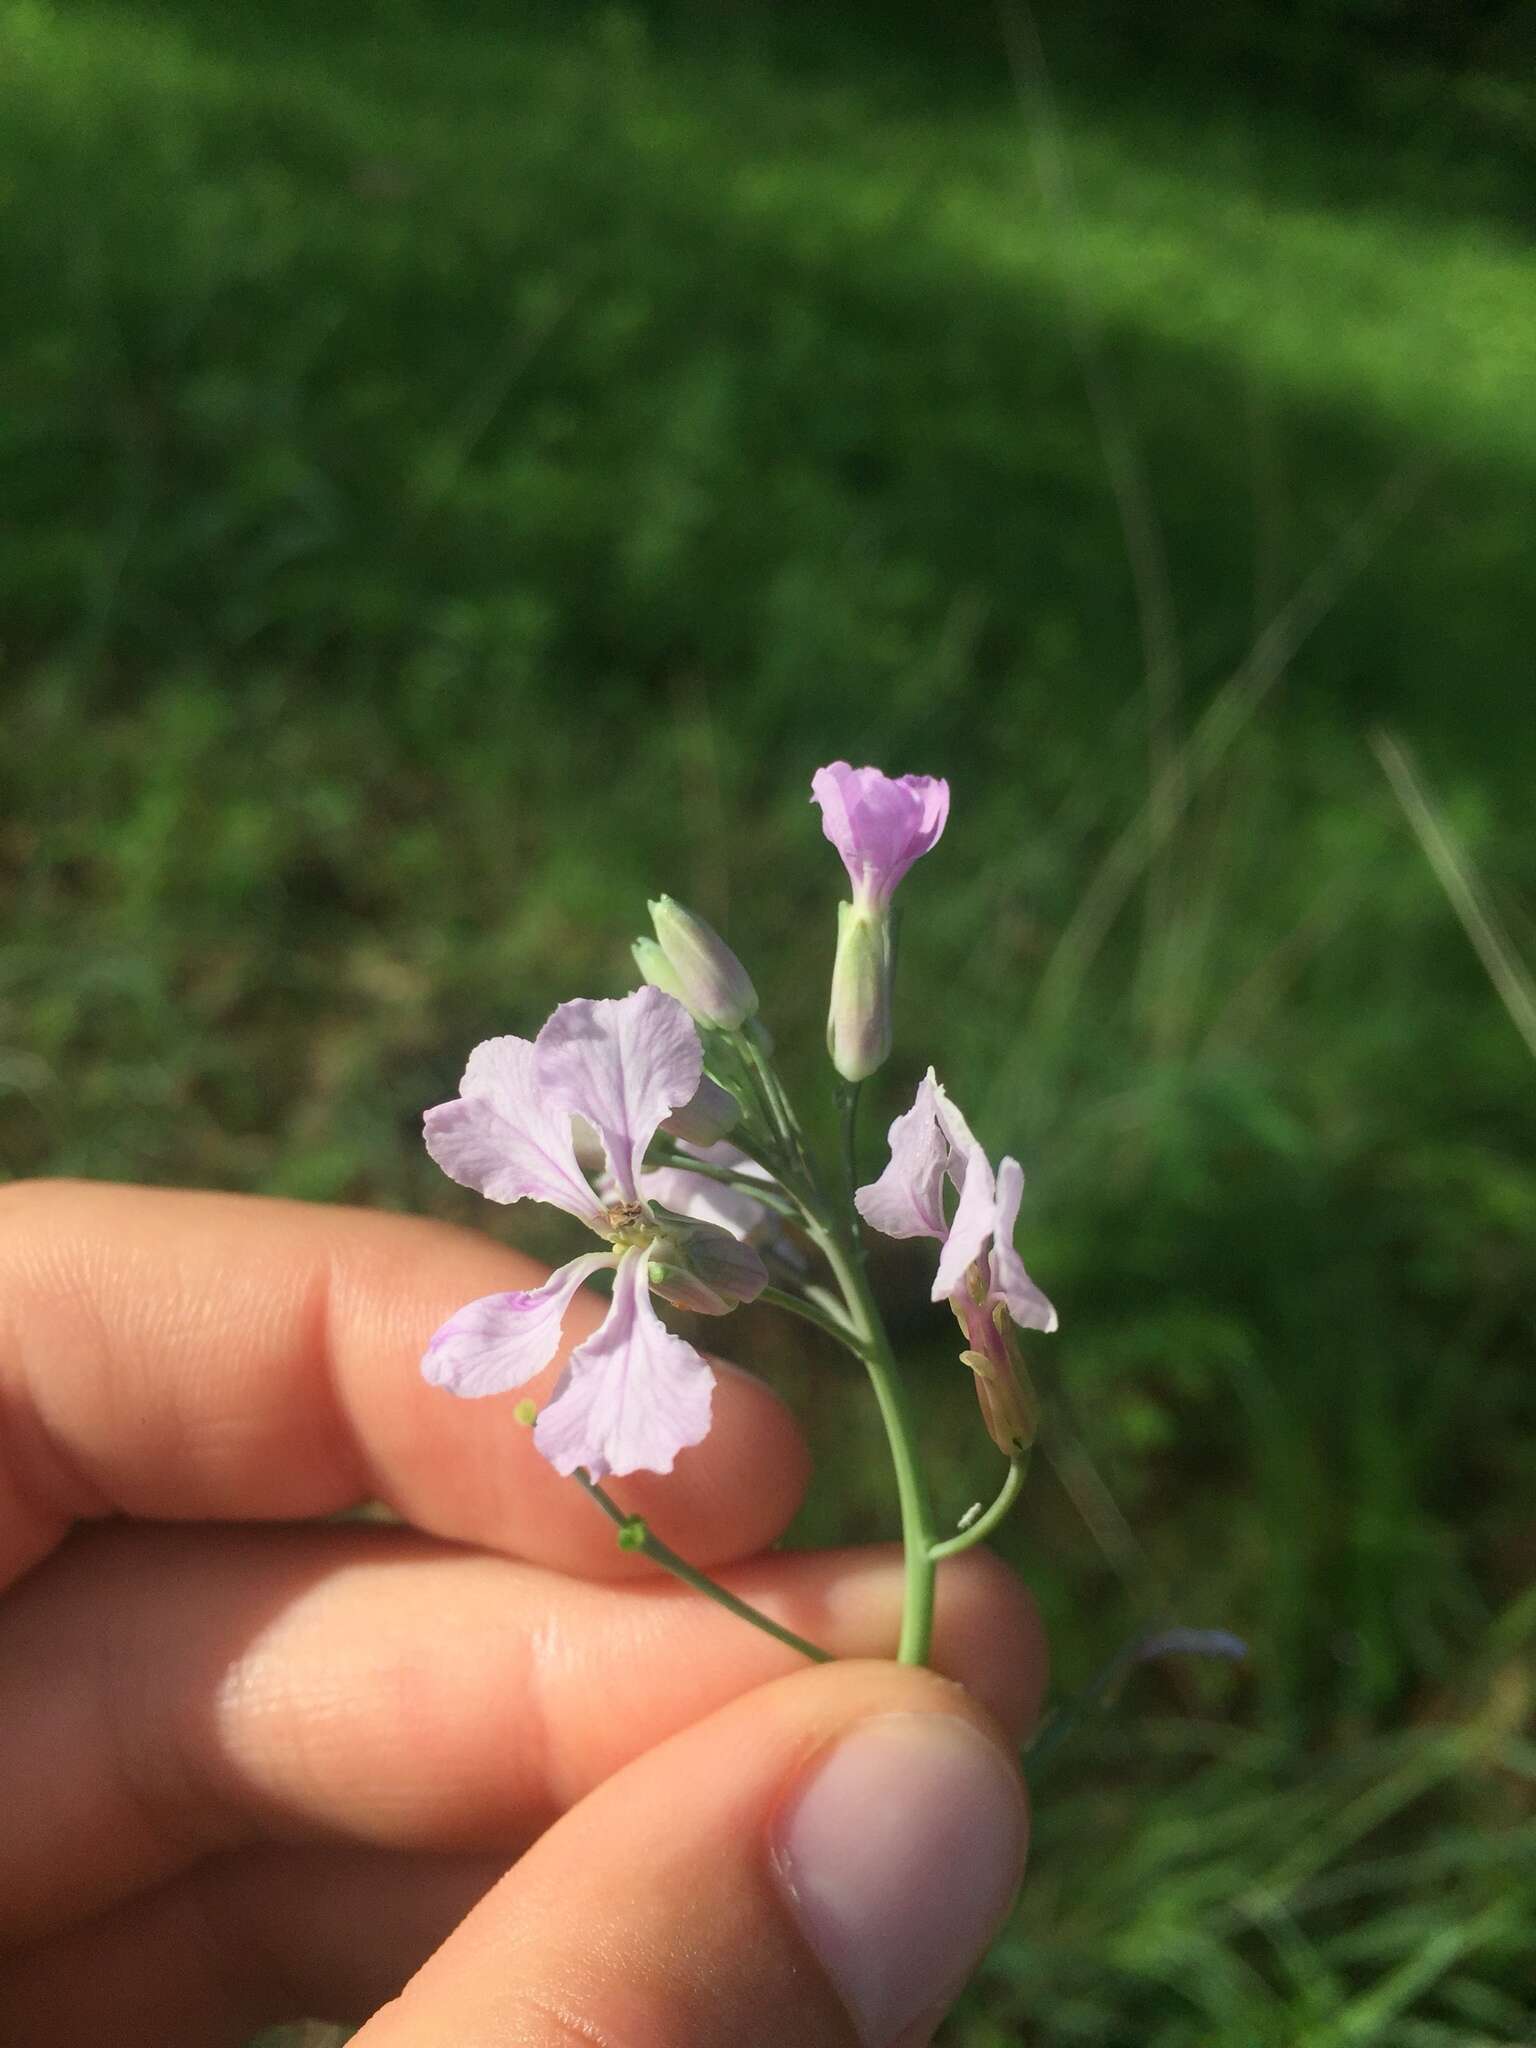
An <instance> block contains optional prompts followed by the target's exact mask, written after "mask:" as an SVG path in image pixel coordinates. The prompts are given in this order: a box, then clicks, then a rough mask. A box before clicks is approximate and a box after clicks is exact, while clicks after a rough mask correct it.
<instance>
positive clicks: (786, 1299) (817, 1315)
mask: <svg viewBox="0 0 1536 2048" xmlns="http://www.w3.org/2000/svg"><path fill="white" fill-rule="evenodd" d="M757 1299H758V1300H759V1301H763V1302H767V1303H768V1304H769V1306H770V1307H772V1308H782V1309H787V1310H788V1311H789V1313H790V1314H791V1315H792V1316H799V1317H801V1318H802V1319H803V1320H804V1321H805V1322H807V1323H814V1324H815V1325H816V1327H817V1329H818V1330H824V1331H825V1332H826V1334H827V1335H828V1336H829V1337H835V1338H836V1340H837V1342H838V1343H839V1344H842V1345H845V1346H846V1347H847V1349H848V1350H849V1351H851V1352H852V1353H853V1355H854V1357H855V1358H858V1359H863V1357H864V1353H863V1352H862V1351H861V1350H860V1349H859V1347H858V1340H857V1338H856V1337H855V1336H854V1333H853V1331H852V1330H851V1329H850V1328H849V1326H848V1324H847V1323H845V1322H843V1321H842V1320H841V1319H840V1318H839V1317H837V1316H834V1315H831V1314H829V1313H828V1311H827V1310H826V1309H824V1308H821V1307H819V1306H818V1305H817V1304H816V1303H815V1302H813V1301H807V1300H806V1298H805V1296H804V1295H803V1294H790V1293H789V1292H788V1291H787V1289H785V1288H782V1287H765V1288H764V1289H763V1291H762V1293H761V1294H759V1295H758V1296H757Z"/></svg>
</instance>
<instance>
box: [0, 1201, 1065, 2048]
mask: <svg viewBox="0 0 1536 2048" xmlns="http://www.w3.org/2000/svg"><path fill="white" fill-rule="evenodd" d="M536 1277H537V1276H536V1275H535V1274H534V1273H533V1270H532V1268H531V1267H530V1265H529V1263H528V1262H527V1261H524V1260H522V1259H520V1258H519V1257H518V1255H517V1254H515V1253H511V1252H508V1251H506V1250H504V1249H502V1248H500V1247H497V1246H495V1245H493V1244H491V1243H489V1242H486V1241H484V1240H481V1239H477V1238H474V1237H471V1236H468V1235H466V1234H464V1233H461V1232H458V1231H453V1230H449V1229H446V1228H444V1227H442V1226H439V1225H434V1224H428V1223H423V1222H418V1221H413V1220H410V1219H406V1218H400V1217H393V1216H383V1215H371V1214H365V1213H362V1212H356V1211H347V1210H325V1209H320V1208H314V1207H309V1206H306V1205H302V1204H290V1203H278V1202H263V1201H256V1200H250V1199H243V1198H238V1197H227V1196H204V1195H192V1194H173V1193H164V1192H147V1191H140V1190H133V1189H122V1188H111V1187H103V1186H92V1185H75V1184H67V1183H39V1184H32V1185H26V1184H23V1185H19V1186H14V1187H12V1188H9V1189H7V1190H4V1191H3V1192H0V1587H4V1588H6V1589H7V1590H6V1591H5V1594H4V1599H3V1601H0V1727H3V1729H4V1731H5V1734H4V1738H3V1747H0V1813H3V1815H4V1822H3V1825H0V2039H3V2040H4V2041H6V2042H7V2043H11V2042H14V2043H15V2044H16V2048H77V2044H78V2048H85V2044H87V2043H89V2044H91V2048H96V2044H98V2043H101V2042H105V2041H110V2042H112V2043H113V2044H114V2048H140V2044H142V2048H180V2044H186V2048H214V2044H217V2043H224V2042H228V2043H238V2042H241V2041H243V2040H245V2039H246V2038H247V2037H248V2036H249V2035H250V2034H251V2033H252V2032H253V2031H255V2030H256V2029H257V2028H258V2027H260V2026H262V2025H265V2024H268V2023H270V2022H273V2021H275V2020H279V2019H283V2018H290V2017H295V2016H298V2015H302V2014H308V2015H311V2016H325V2017H337V2018H343V2019H350V2020H353V2021H356V2020H360V2019H363V2018H365V2017H366V2016H367V2015H369V2014H374V2015H376V2016H375V2017H374V2018H372V2019H371V2020H370V2021H369V2023H368V2024H367V2025H365V2026H364V2028H363V2032H362V2034H361V2035H360V2037H359V2041H360V2043H361V2044H362V2048H428V2044H432V2048H437V2044H445V2048H446V2044H452V2048H482V2044H484V2048H489V2044H492V2043H497V2044H508V2048H573V2044H575V2043H578V2042H585V2043H604V2044H613V2048H682V2044H687V2048H725V2044H727V2043H729V2044H730V2048H759V2044H761V2048H768V2044H770V2043H771V2044H774V2048H785V2044H791V2043H792V2044H794V2048H856V2044H864V2048H898V2044H900V2048H918V2044H921V2043H924V2042H926V2041H927V2040H928V2038H929V2035H930V2033H931V2031H932V2028H933V2027H934V2025H936V2023H937V2020H938V2018H939V2016H940V2014H941V2013H942V2010H943V2008H944V2006H945V2004H946V2003H947V2001H948V2000H949V1998H950V1997H952V1995H953V1993H954V1992H955V1990H956V1989H957V1988H958V1986H959V1983H960V1981H961V1980H962V1979H963V1977H964V1975H965V1974H966V1972H967V1971H968V1969H969V1968H970V1966H971V1964H972V1963H973V1962H974V1960H975V1957H976V1955H977V1954H978V1952H979V1950H980V1949H981V1947H982V1946H983V1945H984V1943H985V1941H986V1939H987V1938H988V1936H989V1935H990V1934H991V1933H992V1931H993V1930H994V1928H995V1926H996V1924H997V1922H998V1920H999V1918H1000V1917H1001V1915H1002V1913H1003V1912H1004V1910H1005V1909H1006V1906H1007V1902H1008V1900H1009V1898H1010V1897H1011V1895H1012V1892H1013V1890H1014V1887H1015V1885H1016V1883H1017V1879H1018V1876H1019V1871H1020V1867H1021V1863H1022V1856H1023V1846H1024V1833H1025V1819H1024V1807H1023V1803H1022V1795H1021V1792H1020V1788H1019V1785H1018V1780H1017V1773H1016V1771H1015V1769H1014V1766H1013V1763H1012V1761H1011V1757H1010V1755H1009V1754H1007V1753H1005V1750H1004V1748H1003V1747H1002V1746H1000V1745H1001V1744H1002V1743H1003V1742H1004V1741H1005V1740H1006V1741H1007V1742H1008V1743H1010V1744H1016V1742H1017V1740H1018V1738H1019V1737H1020V1736H1021V1735H1022V1734H1023V1733H1024V1732H1025V1730H1026V1729H1027V1727H1028V1725H1029V1724H1030V1722H1031V1721H1032V1719H1033V1717H1034V1715H1035V1712H1036V1709H1037V1706H1038V1701H1039V1694H1040V1689H1041V1685H1042V1683H1043V1650H1042V1645H1041V1641H1040V1637H1039V1631H1038V1624H1037V1622H1036V1620H1035V1618H1034V1614H1033V1610H1032V1608H1031V1606H1030V1604H1029V1601H1028V1598H1027V1596H1026V1595H1025V1594H1024V1592H1023V1590H1022V1588H1020V1587H1019V1585H1018V1583H1017V1581H1016V1580H1014V1579H1013V1577H1012V1576H1011V1574H1009V1573H1008V1572H1007V1571H1006V1570H1005V1569H1004V1568H1003V1567H1002V1566H1001V1565H999V1564H998V1563H997V1561H996V1560H994V1559H991V1558H989V1557H987V1556H986V1555H985V1554H984V1553H973V1554H971V1555H969V1556H967V1557H965V1558H963V1559H958V1560H956V1561H955V1562H954V1563H953V1564H952V1565H949V1566H946V1568H945V1570H944V1573H943V1575H942V1580H941V1595H940V1606H939V1626H938V1632H937V1637H936V1645H935V1654H936V1661H937V1663H938V1665H939V1666H940V1668H941V1669H942V1670H944V1671H947V1672H949V1673H951V1674H953V1676H954V1677H956V1678H959V1679H961V1680H962V1681H963V1683H964V1685H965V1686H966V1687H967V1688H968V1691H966V1692H962V1691H960V1690H959V1689H957V1688H956V1687H955V1686H954V1685H952V1684H949V1683H947V1682H946V1681H945V1680H944V1679H942V1678H939V1677H937V1676H935V1675H934V1674H933V1673H929V1672H921V1671H912V1670H902V1669H900V1668H898V1667H897V1666H895V1665H892V1664H886V1663H879V1662H861V1661H852V1662H839V1663H836V1664H833V1665H828V1666H822V1667H819V1668H816V1669H807V1668H806V1667H805V1666H804V1665H803V1664H802V1663H801V1662H800V1660H799V1659H798V1658H797V1657H796V1655H795V1654H794V1653H793V1652H792V1651H790V1650H788V1649H786V1648H784V1647H783V1646H781V1645H779V1644H777V1643H775V1642H774V1641H772V1640H771V1639H770V1638H768V1637H767V1636H764V1635H762V1634H759V1633H758V1632H756V1631H754V1630H751V1629H747V1628H744V1627H742V1626H741V1625H740V1624H739V1623H738V1622H736V1621H735V1620H733V1619H732V1618H731V1617H730V1616H729V1615H726V1614H724V1613H722V1612H721V1611H720V1610H719V1609H718V1608H716V1607H714V1606H712V1605H711V1604H710V1603H708V1602H706V1601H703V1600H700V1599H698V1598H697V1597H696V1596H695V1595H693V1594H691V1593H690V1592H688V1591H687V1590H686V1589H685V1588H681V1587H678V1586H677V1585H675V1584H674V1583H673V1582H671V1581H670V1580H662V1579H660V1578H658V1577H657V1576H655V1575H654V1573H653V1570H652V1568H651V1567H650V1566H648V1565H647V1564H646V1563H645V1562H644V1560H642V1559H639V1558H635V1557H631V1556H625V1555H624V1554H622V1553H620V1552H619V1551H618V1550H617V1549H616V1547H615V1545H614V1542H613V1531H612V1529H611V1527H610V1526H609V1525H608V1524H607V1523H606V1522H605V1521H603V1519H602V1518H601V1517H600V1516H599V1515H597V1514H596V1513H595V1512H594V1510H593V1508H592V1505H591V1503H590V1502H589V1501H587V1500H586V1499H585V1498H583V1496H582V1495H581V1493H580V1492H579V1491H578V1490H577V1489H576V1488H575V1487H574V1486H571V1485H569V1484H568V1483H566V1482H563V1481H561V1480H560V1479H558V1478H557V1477H556V1475H555V1474H554V1473H553V1472H552V1471H551V1470H550V1468H549V1467H548V1466H547V1465H546V1464H545V1463H544V1462H543V1461H542V1460H541V1459H540V1458H539V1457H538V1456H537V1455H536V1454H535V1453H534V1451H533V1448H532V1445H531V1443H530V1442H529V1439H528V1433H527V1431H526V1430H524V1429H523V1428H521V1427H520V1426H519V1425H518V1423H517V1422H516V1421H515V1419H514V1417H513V1415H512V1413H511V1409H512V1407H513V1405H514V1404H512V1403H510V1402H493V1403H489V1404H478V1403H477V1404H469V1403H464V1402H458V1401H454V1400H452V1399H450V1398H447V1397H445V1396H443V1395H442V1394H441V1393H440V1392H437V1391H435V1390H434V1389H431V1388H429V1387H427V1386H426V1385H425V1384H424V1383H423V1381H422V1380H421V1377H420V1375H419V1373H418V1372H417V1371H416V1359H417V1357H418V1355H419V1354H420V1351H421V1348H422V1345H423V1342H424V1340H425V1338H426V1337H427V1335H428V1334H429V1333H430V1332H431V1331H432V1330H433V1329H434V1328H435V1327H436V1326H437V1324H439V1323H440V1322H441V1321H442V1319H443V1317H444V1315H445V1314H446V1313H447V1312H448V1311H449V1310H450V1309H452V1308H454V1307H456V1306H457V1305H458V1304H459V1303H461V1302H463V1301H466V1300H469V1299H472V1298H474V1297H475V1296H477V1295H482V1294H485V1293H487V1292H489V1291H491V1290H493V1289H499V1288H509V1287H519V1286H529V1285H531V1284H534V1281H535V1279H536ZM583 1313H584V1312H583V1311H582V1310H581V1309H580V1308H579V1307H578V1308H577V1309H575V1310H573V1312H572V1315H571V1317H570V1319H569V1326H568V1329H567V1342H568V1343H574V1342H577V1341H579V1340H580V1338H581V1336H582V1335H583V1334H584V1332H585V1330H586V1329H587V1328H590V1327H591V1324H592V1321H593V1320H595V1318H592V1317H590V1316H589V1317H588V1318H587V1320H586V1321H585V1322H584V1321H583ZM557 1370H558V1366H556V1367H553V1368H551V1372H552V1373H553V1372H554V1371H557ZM533 1391H534V1392H535V1393H538V1392H539V1391H541V1388H540V1387H539V1386H536V1387H535V1388H534V1389H533ZM805 1476H806V1453H805V1450H804V1447H803V1445H802V1442H801V1439H800V1437H799V1434H798V1432H797V1430H796V1428H795V1425H794V1423H793V1421H792V1420H791V1418H790V1417H789V1415H788V1414H787V1412H786V1411H785V1410H784V1408H783V1407H782V1405H781V1404H780V1403H779V1402H778V1401H777V1400H776V1398H775V1397H774V1396H773V1395H772V1394H771V1393H770V1392H769V1391H768V1390H767V1389H766V1388H765V1387H763V1386H762V1385H761V1384H760V1383H758V1382H757V1381H754V1380H752V1379H749V1378H748V1377H746V1376H745V1375H740V1374H735V1373H725V1374H722V1377H721V1384H720V1388H719V1393H718V1397H717V1403H716V1419H715V1424H714V1427H713V1430H712V1431H711V1434H710V1436H709V1438H708V1440H707V1441H706V1442H705V1443H704V1444H703V1445H701V1446H700V1447H699V1448H698V1449H697V1450H695V1451H691V1452H689V1453H688V1454H687V1455H686V1456H685V1457H684V1458H683V1459H682V1460H681V1461H680V1463H679V1465H678V1467H677V1470H676V1472H675V1474H674V1475H673V1476H671V1477H670V1478H666V1479H647V1478H644V1477H639V1478H636V1479H634V1480H632V1481H629V1482H623V1483H620V1484H619V1485H617V1486H616V1487H615V1489H614V1490H615V1492H616V1493H618V1494H619V1495H620V1497H621V1498H622V1500H623V1501H624V1504H625V1505H626V1507H628V1508H631V1509H632V1510H633V1511H635V1512H637V1513H641V1514H644V1515H645V1516H647V1517H648V1518H649V1519H651V1520H653V1521H654V1522H655V1524H656V1526H657V1528H658V1531H659V1533H660V1534H662V1535H663V1536H664V1537H666V1538H667V1540H668V1541H670V1542H672V1543H674V1544H675V1545H676V1546H677V1547H678V1548H680V1549H682V1550H683V1551H684V1552H685V1553H686V1555H687V1556H689V1557H690V1558H691V1559H694V1560H696V1561H697V1562H699V1563H700V1564H704V1565H708V1566H710V1567H711V1568H712V1569H714V1570H715V1571H716V1574H717V1575H718V1576H719V1577H721V1578H722V1580H723V1581H724V1582H725V1583H726V1584H728V1585H729V1586H731V1587H732V1588H733V1589H734V1590H735V1591H737V1592H739V1593H741V1594H743V1595H744V1596H745V1597H747V1598H749V1599H750V1600H751V1601H752V1602H753V1603H754V1604H755V1605H757V1606H759V1607H761V1608H763V1609H765V1610H766V1611H768V1612H769V1613H771V1614H772V1615H773V1616H774V1617H775V1618H776V1619H778V1620H780V1621H782V1622H784V1623H786V1624H787V1625H788V1626H790V1627H791V1628H794V1629H796V1630H800V1631H803V1632H804V1633H806V1634H807V1635H810V1636H812V1637H815V1638H816V1639H818V1640H820V1641H822V1642H824V1643H825V1644H826V1645H827V1646H828V1647H829V1648H831V1649H833V1650H835V1651H836V1652H838V1653H839V1655H840V1657H842V1658H848V1659H854V1660H857V1659H864V1658H869V1659H872V1658H878V1657H880V1656H882V1655H883V1654H884V1653H885V1652H886V1651H887V1649H888V1646H889V1645H890V1643H891V1642H893V1641H894V1638H895V1632H896V1626H897V1619H898V1616H899V1612H900V1607H901V1595H902V1577H901V1568H900V1560H899V1556H898V1554H897V1553H896V1552H895V1551H894V1550H891V1549H885V1548H882V1549H871V1550H863V1551H843V1552H832V1553H820V1554H802V1555H785V1556H763V1555H760V1554H759V1553H761V1552H763V1550H764V1548H765V1546H766V1545H768V1544H770V1543H771V1542H772V1541H773V1540H774V1539H775V1537H776V1536H778V1535H779V1534H780V1532H781V1531H782V1530H783V1528H784V1526H785V1525H786V1523H787V1522H788V1520H789V1518H790V1516H791V1515H792V1513H793V1512H794V1509H795V1507H796V1505H797V1503H798V1501H799V1498H800V1493H801V1489H802V1487H803V1484H804V1481H805ZM369 1499H377V1500H382V1501H385V1502H387V1503H388V1504H389V1506H390V1507H392V1508H393V1509H394V1510H395V1511H396V1512H397V1513H398V1514H399V1515H400V1516H401V1517H402V1519H403V1520H404V1522H405V1523H407V1524H408V1525H409V1526H408V1527H388V1526H382V1525H379V1524H368V1523H358V1522H351V1523H341V1524H335V1523H332V1524H319V1523H316V1522H315V1521H314V1519H313V1518H315V1517H320V1516H326V1515H331V1514H334V1513H336V1512H338V1511H339V1510H341V1509H344V1508H346V1507H349V1506H352V1505H354V1504H357V1503H359V1502H362V1501H366V1500H369ZM722 1567H723V1569H721V1568H722ZM509 1864H510V1865H511V1866H512V1867H511V1868H510V1870H509V1869H508V1865H509ZM504 1873H505V1874H504ZM477 1902H478V1903H477ZM466 1914H467V1915H468V1917H467V1918H465V1915H466ZM461 1923H462V1924H461ZM407 1980H410V1981H409V1983H408V1982H407ZM402 1987H405V1988H404V1989H403V1991H402ZM391 2001H393V2002H391ZM381 2008H382V2009H381Z"/></svg>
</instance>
